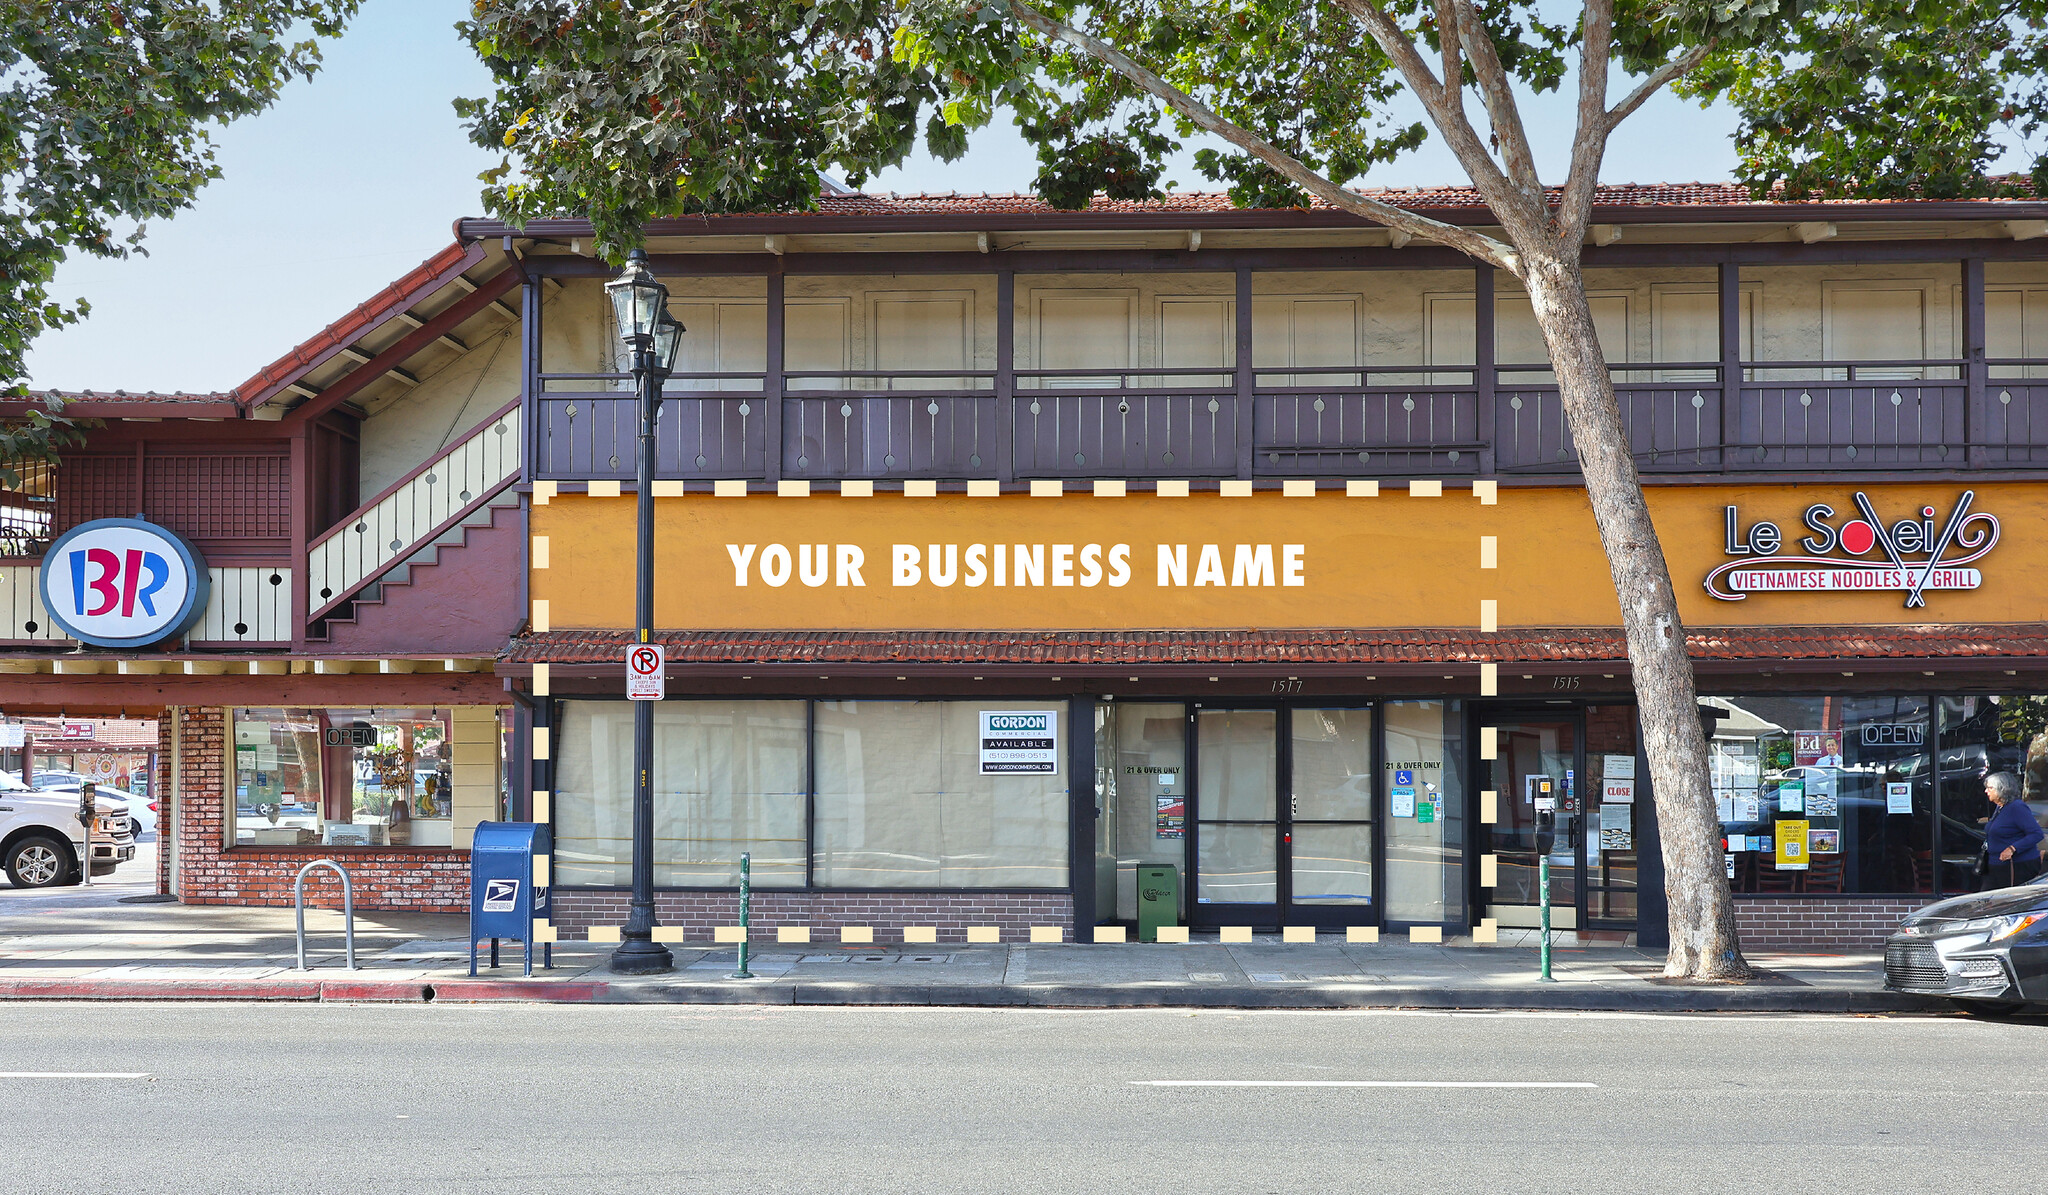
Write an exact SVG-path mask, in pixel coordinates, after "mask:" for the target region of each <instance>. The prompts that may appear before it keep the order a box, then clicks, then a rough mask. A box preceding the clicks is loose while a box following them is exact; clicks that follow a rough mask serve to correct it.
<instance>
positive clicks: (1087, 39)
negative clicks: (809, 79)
mask: <svg viewBox="0 0 2048 1195" xmlns="http://www.w3.org/2000/svg"><path fill="white" fill-rule="evenodd" d="M1010 12H1011V14H1012V15H1013V16H1015V17H1016V18H1017V20H1018V21H1019V22H1020V23H1022V24H1023V25H1025V26H1026V27H1027V28H1030V29H1034V30H1037V31H1038V32H1039V33H1041V34H1043V35H1044V36H1046V37H1049V38H1052V39H1054V40H1055V41H1061V42H1065V43H1066V44H1067V45H1069V46H1072V47H1073V48H1075V49H1077V50H1079V51H1081V52H1082V53H1083V54H1086V55H1088V56H1089V57H1091V58H1094V59H1096V60H1097V61H1099V62H1101V63H1103V64H1104V65H1106V66H1108V67H1110V68H1111V69H1113V70H1115V71H1116V72H1117V73H1118V74H1121V75H1122V76H1124V77H1125V78H1126V79H1129V80H1130V81H1131V82H1133V83H1135V84H1137V85H1138V86H1139V87H1140V88H1142V89H1144V90H1145V91H1147V92H1150V93H1151V94H1152V95H1154V96H1157V97H1158V98H1159V99H1161V100H1164V101H1165V102H1166V103H1167V104H1168V105H1169V106H1171V107H1172V108H1173V109H1174V111H1176V112H1179V113H1180V114H1181V115H1182V116H1185V117H1187V119H1188V120H1189V121H1191V122H1192V123H1193V124H1194V125H1195V126H1196V127H1198V128H1201V129H1204V130H1206V131H1208V132H1211V133H1214V134H1215V135H1216V136H1218V137H1221V138H1223V139H1224V140H1225V141H1228V142H1230V143H1231V144H1232V145H1235V146H1237V147H1238V148H1239V149H1242V150H1244V151H1245V152H1246V153H1249V154H1251V155H1252V156H1254V157H1256V158H1258V159H1259V160H1260V161H1262V162H1264V163H1266V164H1267V165H1268V166H1271V167H1272V168H1273V169H1275V170H1277V171H1279V172H1280V173H1281V174H1283V175H1285V176H1286V177H1287V178H1288V179H1290V180H1292V181H1293V182H1294V183H1296V184H1297V185H1299V186H1300V187H1301V188H1302V189H1303V190H1305V191H1307V192H1309V193H1310V194H1312V195H1317V196H1320V197H1321V198H1322V199H1324V200H1325V201H1327V202H1328V203H1330V204H1331V205H1332V206H1334V207H1337V208H1341V209H1343V210H1345V211H1348V212H1351V213H1353V214H1354V215H1358V216H1362V217H1364V218H1365V219H1367V220H1371V221H1372V222H1374V223H1376V224H1383V225H1386V226H1387V227H1389V228H1396V229H1399V230H1401V231H1402V232H1405V233H1408V234H1409V235H1411V236H1419V237H1427V238H1428V239H1430V240H1432V241H1435V242H1437V243H1438V244H1442V245H1448V246H1450V247H1451V248H1453V249H1456V250H1458V251H1459V252H1461V253H1464V254H1466V255H1468V256H1471V257H1475V258H1478V259H1479V260H1481V261H1484V262H1486V263H1487V264H1489V265H1492V266H1494V267H1496V268H1498V269H1503V270H1506V271H1508V272H1509V273H1518V270H1519V266H1520V260H1521V258H1520V255H1519V254H1518V253H1516V252H1515V250H1514V249H1513V248H1512V247H1510V246H1508V245H1505V244H1502V243H1501V242H1500V241H1497V240H1495V239H1493V238H1492V237H1489V236H1484V235H1482V234H1480V233H1477V232H1473V231H1472V230H1471V229H1468V228H1460V227H1458V226H1457V225H1455V224H1447V223H1445V222H1443V221H1441V220H1432V219H1430V218H1429V217H1427V216H1418V215H1416V214H1415V213H1413V212H1410V211H1406V210H1404V209H1402V208H1398V207H1395V206H1393V205H1392V204H1388V203H1381V202H1380V201H1379V200H1376V199H1368V198H1366V197H1365V196H1363V195H1359V194H1355V193H1353V192H1351V191H1347V190H1345V189H1344V188H1342V187H1340V186H1338V185H1337V184H1336V183H1333V182H1331V181H1330V180H1329V179H1326V178H1324V177H1323V176H1322V175H1320V174H1318V173H1316V172H1315V171H1313V170H1311V169H1309V168H1308V167H1307V166H1305V165H1303V164H1302V163H1301V162H1300V161H1299V160H1297V159H1296V158H1295V157H1294V156H1293V155H1292V154H1289V153H1287V152H1286V151H1284V150H1282V149H1280V148H1279V147H1278V146H1276V145H1274V144H1272V143H1271V142H1269V141H1267V140H1265V139H1264V138H1262V137H1259V136H1257V135H1256V134H1254V133H1251V132H1249V131H1248V130H1246V129H1244V128H1243V127H1241V126H1239V125H1237V124H1234V123H1232V122H1231V121H1228V120H1225V119H1224V118H1223V117H1221V116H1219V115H1217V114H1216V113H1215V112H1214V111H1212V110H1211V109H1210V108H1209V107H1208V106H1207V105H1205V104H1203V103H1202V102H1201V101H1199V100H1197V99H1195V98H1194V97H1193V96H1191V95H1189V94H1187V93H1186V92H1184V91H1182V90H1181V89H1180V88H1178V87H1175V86H1174V85H1173V84H1171V83H1169V82H1167V81H1166V80H1165V79H1163V78H1161V77H1160V76H1158V75H1157V74H1155V73H1153V72H1152V71H1150V70H1148V69H1146V68H1145V67H1144V66H1142V65H1140V64H1139V63H1138V62H1136V61H1135V60H1133V59H1132V58H1131V57H1130V56H1129V55H1127V54H1125V53H1124V52H1123V51H1121V50H1118V49H1117V48H1116V47H1115V46H1112V45H1110V44H1108V43H1107V42H1104V41H1102V40H1101V39H1099V38H1095V37H1091V36H1090V35H1088V34H1086V33H1083V32H1082V31H1081V30H1079V29H1075V28H1073V27H1072V26H1069V25H1065V24H1062V23H1060V22H1059V21H1055V20H1053V19H1052V18H1051V17H1048V16H1046V15H1044V14H1043V13H1040V12H1038V11H1037V10H1035V9H1033V8H1030V7H1028V6H1026V5H1025V4H1022V3H1019V2H1017V0H1011V4H1010ZM1402 44H1403V45H1407V47H1408V50H1409V52H1410V54H1411V56H1414V57H1415V58H1416V60H1417V62H1418V64H1420V56H1419V55H1414V47H1413V46H1412V45H1408V43H1407V42H1406V39H1402ZM1421 69H1422V72H1423V74H1424V75H1425V76H1427V75H1428V73H1429V68H1428V67H1427V66H1426V65H1424V66H1422V67H1421ZM1433 82H1434V80H1432V83H1433ZM1434 90H1435V88H1434V87H1432V91H1434ZM1427 102H1428V100H1427V99H1425V103H1427ZM1489 164H1491V163H1490V160H1489Z"/></svg>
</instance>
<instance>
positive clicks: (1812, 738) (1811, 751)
mask: <svg viewBox="0 0 2048 1195" xmlns="http://www.w3.org/2000/svg"><path fill="white" fill-rule="evenodd" d="M1792 762H1793V764H1794V766H1796V767H1802V768H1839V767H1841V766H1842V732H1841V731H1839V730H1801V731H1798V732H1796V733H1794V734H1793V736H1792Z"/></svg>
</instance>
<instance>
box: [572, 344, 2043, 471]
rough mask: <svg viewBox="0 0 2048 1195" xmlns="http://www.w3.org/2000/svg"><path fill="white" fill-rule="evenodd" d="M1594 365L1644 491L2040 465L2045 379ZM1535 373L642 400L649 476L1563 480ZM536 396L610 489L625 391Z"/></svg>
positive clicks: (978, 373) (1550, 391)
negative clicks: (1700, 482)
mask: <svg viewBox="0 0 2048 1195" xmlns="http://www.w3.org/2000/svg"><path fill="white" fill-rule="evenodd" d="M1205 368H1206V369H1207V372H1204V369H1205ZM1612 369H1613V373H1614V378H1615V394H1616V399H1617V401H1618V402H1619V403H1620V406H1621V414H1622V421H1623V424H1624V426H1625V427H1626V428H1627V430H1628V435H1629V440H1630V444H1631V446H1632V448H1633V450H1634V453H1635V457H1636V462H1637V467H1638V468H1639V469H1640V470H1641V471H1642V472H1644V473H1647V474H1684V473H1743V474H1756V473H1760V472H1788V473H1804V472H1812V471H1828V472H1838V471H1857V472H1870V471H1879V472H1881V471H1934V470H1951V469H1997V468H2014V467H2032V466H2035V465H2042V464H2048V361H2027V360H1992V361H1983V362H1981V363H1980V364H1979V365H1978V366H1977V367H1976V368H1975V370H1974V371H1973V370H1972V368H1971V367H1970V365H1969V363H1967V362H1965V361H1959V360H1929V361H1810V362H1787V361H1769V362H1749V363H1744V364H1743V366H1742V368H1741V375H1742V376H1741V378H1740V379H1739V380H1738V381H1737V382H1736V383H1735V385H1734V386H1733V387H1732V388H1731V387H1729V386H1727V385H1724V383H1723V380H1722V375H1723V373H1724V370H1723V368H1722V367H1721V366H1720V365H1719V363H1716V362H1675V363H1657V364H1651V365H1645V364H1618V365H1615V366H1613V367H1612ZM1547 370H1548V367H1547V366H1543V365H1501V366H1495V367H1492V368H1490V369H1475V368H1473V367H1472V366H1469V365H1467V366H1445V365H1402V366H1375V367H1371V368H1349V369H1345V368H1328V367H1313V368H1294V369H1279V368H1258V369H1256V370H1248V371H1243V372H1242V373H1240V372H1238V371H1234V370H1232V369H1231V368H1229V367H1226V366H1215V367H1199V366H1181V367H1172V368H1116V369H1069V370H1023V369H1019V370H1015V371H1013V372H1010V373H1007V374H1004V373H999V372H997V371H992V370H965V371H951V372H944V371H930V370H927V371H906V372H898V373H884V372H880V371H873V370H866V371H863V370H841V371H835V372H829V373H825V372H803V373H798V372H791V373H786V374H782V375H778V376H779V378H780V383H781V390H782V394H781V397H780V398H779V399H771V398H769V397H768V396H767V393H766V387H767V385H768V383H769V378H768V377H767V376H766V375H763V374H759V373H727V374H709V375H700V376H695V377H690V378H675V379H671V381H670V385H669V387H668V389H667V390H666V391H665V392H664V396H663V400H662V410H661V419H660V423H659V425H658V436H657V444H658V451H659V458H658V461H657V465H656V475H657V476H658V477H662V478H671V479H676V478H680V479H699V480H710V479H735V478H748V479H772V478H780V477H789V478H808V479H813V480H832V479H837V478H854V479H894V478H938V479H967V478H997V479H1002V480H1022V479H1028V478H1057V477H1068V478H1072V477H1121V478H1136V479H1142V478H1204V477H1238V476H1252V477H1268V476H1270V477H1324V478H1350V477H1403V476H1442V475H1452V476H1455V475H1460V474H1494V473H1502V474H1515V473H1524V474H1545V473H1555V474H1573V473H1576V472H1577V470H1578V460H1577V453H1576V449H1575V447H1574V445H1573V442H1572V438H1571V434H1570V431H1569V430H1568V428H1567V427H1566V426H1565V419H1564V410H1563V405H1562V402H1561V399H1560V397H1559V392H1558V387H1557V385H1556V382H1555V380H1554V378H1553V377H1552V376H1551V375H1550V374H1549V373H1548V372H1547ZM1973 373H1974V377H1973V376H1972V375H1973ZM2036 375H2038V376H2036ZM541 380H542V383H543V389H542V390H541V392H540V393H539V394H538V395H537V396H536V397H535V399H534V400H533V404H534V407H535V416H534V418H535V427H536V435H537V437H538V442H537V444H536V445H535V453H534V463H535V474H534V475H535V476H536V477H538V478H542V479H549V480H566V481H575V480H599V479H629V478H631V477H632V476H633V473H634V463H633V451H634V442H633V441H634V436H635V434H636V430H637V429H636V425H635V413H634V400H633V397H632V394H631V393H630V390H628V389H627V387H628V386H629V385H630V379H626V378H624V377H622V376H619V375H603V374H584V375H571V374H550V375H542V379H541ZM594 383H595V384H610V385H612V386H614V387H615V388H612V389H601V388H599V386H598V385H594ZM1246 383H1249V384H1248V385H1247V384H1246ZM557 386H561V387H565V388H563V389H556V388H555V387H557ZM568 386H574V387H576V388H575V389H567V388H566V387H568ZM1731 389H1732V398H1731V397H1730V395H1731ZM772 403H773V404H779V407H771V404H772ZM771 436H773V437H774V438H775V440H776V443H774V444H771V443H770V437H771ZM771 465H772V466H773V468H772V469H771V468H770V466H771Z"/></svg>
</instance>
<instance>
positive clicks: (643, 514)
mask: <svg viewBox="0 0 2048 1195" xmlns="http://www.w3.org/2000/svg"><path fill="white" fill-rule="evenodd" d="M605 291H606V293H608V294H609V295H610V296H611V300H612V309H613V311H614V312H615V313H616V314H617V316H618V320H619V339H621V340H623V341H625V342H626V343H628V344H630V345H632V346H633V384H634V385H635V386H636V387H637V388H638V389H639V392H640V445H639V450H638V454H637V462H636V463H637V464H638V467H639V470H638V477H639V492H638V493H637V494H636V495H635V498H636V501H637V502H638V504H639V515H640V538H639V544H638V548H637V551H636V552H635V553H634V568H635V577H634V606H635V615H634V621H635V623H636V626H635V630H636V631H637V632H638V633H637V634H636V635H635V637H634V638H635V641H636V642H639V643H646V642H648V640H649V639H650V638H651V637H652V636H653V634H654V424H655V420H656V419H657V418H659V416H660V413H661V387H662V383H663V382H664V381H665V380H667V378H668V375H669V371H670V370H671V369H672V368H673V367H674V366H675V361H676V349H677V348H678V347H680V346H681V344H682V342H683V335H682V334H683V326H682V325H681V324H680V323H677V322H676V321H675V320H674V319H672V318H670V316H669V314H668V288H667V287H665V286H663V285H662V284H661V283H660V282H658V281H656V280H655V277H654V274H653V273H652V272H651V271H650V270H648V268H647V254H646V253H645V252H643V251H642V250H639V249H635V250H633V252H632V253H631V254H630V255H628V256H627V258H626V268H625V270H624V271H623V272H622V273H621V274H620V275H619V276H618V277H617V278H615V279H613V280H612V281H610V282H607V283H605ZM654 926H655V914H654V703H653V702H650V701H636V702H634V703H633V904H632V911H631V912H630V913H628V914H627V916H626V925H625V928H624V929H623V930H621V931H620V933H619V948H618V949H617V950H614V951H612V962H611V968H612V970H613V971H616V972H618V973H619V974H622V975H658V974H660V973H662V972H664V971H668V970H671V969H673V968H674V966H675V956H674V955H673V954H671V953H669V949H668V947H666V946H663V945H662V944H661V943H659V942H656V941H655V940H654Z"/></svg>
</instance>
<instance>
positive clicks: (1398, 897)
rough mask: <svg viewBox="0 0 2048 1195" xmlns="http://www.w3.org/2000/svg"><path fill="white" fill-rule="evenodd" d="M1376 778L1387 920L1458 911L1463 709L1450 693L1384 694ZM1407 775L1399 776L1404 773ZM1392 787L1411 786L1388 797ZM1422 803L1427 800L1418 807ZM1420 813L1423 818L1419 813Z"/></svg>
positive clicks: (1461, 895) (1444, 919)
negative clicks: (1381, 800) (1383, 814)
mask: <svg viewBox="0 0 2048 1195" xmlns="http://www.w3.org/2000/svg"><path fill="white" fill-rule="evenodd" d="M1384 708H1385V710H1386V748H1385V752H1384V754H1383V755H1382V756H1381V772H1382V773H1383V776H1382V779H1383V780H1384V782H1385V784H1386V788H1387V791H1388V793H1389V794H1390V795H1389V797H1388V804H1389V810H1388V812H1389V816H1388V818H1387V821H1386V826H1387V831H1386V833H1387V848H1386V849H1387V875H1386V899H1387V905H1386V917H1387V920H1389V921H1393V922H1403V923H1419V924H1424V925H1435V924H1440V923H1455V922H1461V921H1463V920H1464V919H1465V876H1464V867H1463V866H1462V865H1461V864H1460V860H1462V859H1463V858H1464V855H1465V817H1464V809H1465V773H1464V759H1465V748H1464V734H1463V732H1462V730H1461V729H1460V728H1461V726H1462V725H1463V722H1464V709H1463V706H1462V705H1461V703H1459V702H1456V701H1390V702H1388V703H1387V704H1386V706H1385V707H1384ZM1404 776H1406V777H1408V778H1409V779H1410V780H1412V783H1410V784H1401V783H1399V781H1400V780H1401V779H1402V778H1403V777H1404ZM1396 789H1407V790H1411V794H1412V795H1410V796H1406V797H1398V798H1397V797H1395V796H1393V795H1392V794H1393V793H1394V791H1395V790H1396ZM1411 802H1412V805H1411ZM1425 806H1429V808H1428V809H1427V811H1426V815H1425ZM1425 816H1426V820H1425Z"/></svg>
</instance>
